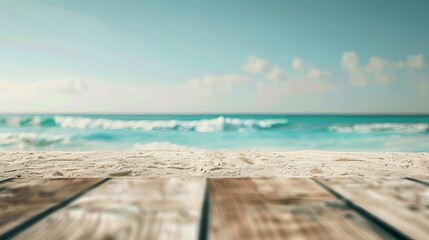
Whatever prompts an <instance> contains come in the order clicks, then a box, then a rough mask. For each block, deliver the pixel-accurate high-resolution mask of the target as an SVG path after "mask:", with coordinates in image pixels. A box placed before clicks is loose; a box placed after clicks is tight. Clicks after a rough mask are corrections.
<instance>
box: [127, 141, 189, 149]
mask: <svg viewBox="0 0 429 240" xmlns="http://www.w3.org/2000/svg"><path fill="white" fill-rule="evenodd" d="M133 150H197V148H191V147H187V146H183V145H179V144H174V143H170V142H151V143H147V144H140V143H136V144H134V147H133Z"/></svg>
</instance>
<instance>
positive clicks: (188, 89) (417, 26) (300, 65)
mask: <svg viewBox="0 0 429 240" xmlns="http://www.w3.org/2000/svg"><path fill="white" fill-rule="evenodd" d="M428 26H429V1H426V0H412V1H393V0H377V1H374V0H361V1H341V0H324V1H319V0H313V1H310V0H296V1H289V0H281V1H273V0H271V1H250V0H234V1H230V0H227V1H225V0H218V1H205V0H196V1H188V0H184V1H163V0H157V1H144V0H141V1H133V0H122V1H113V0H92V1H87V0H67V1H65V0H55V1H51V0H37V1H25V0H19V1H16V0H2V1H0V46H1V50H0V113H345V114H348V113H371V114H383V113H398V114H407V113H420V114H426V113H429V72H428V63H427V59H428V56H429V31H428V30H427V28H428Z"/></svg>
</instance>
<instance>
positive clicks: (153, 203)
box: [16, 178, 205, 240]
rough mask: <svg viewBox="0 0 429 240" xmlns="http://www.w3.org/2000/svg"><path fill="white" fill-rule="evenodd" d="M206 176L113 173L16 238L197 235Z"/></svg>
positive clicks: (137, 237)
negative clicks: (130, 176) (123, 175)
mask: <svg viewBox="0 0 429 240" xmlns="http://www.w3.org/2000/svg"><path fill="white" fill-rule="evenodd" d="M204 189H205V180H204V179H136V178H133V179H123V178H122V179H121V178H116V179H111V180H110V181H108V182H106V183H105V184H103V185H101V186H100V187H98V188H97V189H94V190H93V191H91V192H89V193H87V194H85V195H84V196H82V197H81V198H79V199H77V200H76V201H74V202H73V203H72V204H70V205H69V206H67V207H66V208H63V209H61V210H60V211H57V212H55V213H54V214H51V215H50V216H49V217H47V218H45V219H44V220H43V221H40V222H38V223H37V224H35V225H33V226H32V227H31V228H29V229H27V230H26V231H24V232H22V233H21V234H19V235H17V236H16V238H17V239H53V238H55V239H186V240H188V239H195V238H196V236H197V229H198V222H199V218H200V214H201V205H202V201H203V195H204Z"/></svg>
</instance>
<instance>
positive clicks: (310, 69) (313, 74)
mask: <svg viewBox="0 0 429 240" xmlns="http://www.w3.org/2000/svg"><path fill="white" fill-rule="evenodd" d="M292 68H293V69H295V70H297V71H298V72H307V74H306V75H305V76H299V78H309V79H328V78H330V77H331V73H330V72H329V71H326V70H321V69H318V68H316V67H314V66H313V65H312V64H311V63H307V62H304V61H303V60H302V59H300V58H297V57H295V58H294V59H293V60H292ZM300 74H301V73H300Z"/></svg>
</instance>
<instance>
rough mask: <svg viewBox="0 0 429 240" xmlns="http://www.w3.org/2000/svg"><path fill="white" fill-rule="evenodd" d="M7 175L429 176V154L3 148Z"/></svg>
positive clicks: (3, 173)
mask: <svg viewBox="0 0 429 240" xmlns="http://www.w3.org/2000/svg"><path fill="white" fill-rule="evenodd" d="M0 161H1V176H0V177H2V178H9V177H14V178H50V177H59V178H62V177H66V178H70V177H279V176H283V177H416V178H428V177H429V153H399V152H398V153H396V152H389V153H369V152H347V153H346V152H327V151H295V152H263V151H250V150H249V151H139V152H1V153H0Z"/></svg>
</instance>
